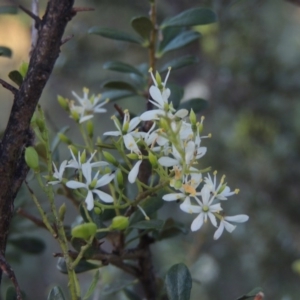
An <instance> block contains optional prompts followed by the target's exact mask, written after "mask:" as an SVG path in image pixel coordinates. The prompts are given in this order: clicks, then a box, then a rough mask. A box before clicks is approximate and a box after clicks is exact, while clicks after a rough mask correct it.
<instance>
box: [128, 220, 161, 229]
mask: <svg viewBox="0 0 300 300" xmlns="http://www.w3.org/2000/svg"><path fill="white" fill-rule="evenodd" d="M163 226H164V221H162V220H149V221H146V220H145V221H140V222H137V223H134V224H132V225H131V226H130V227H132V228H137V229H153V230H161V229H162V228H163Z"/></svg>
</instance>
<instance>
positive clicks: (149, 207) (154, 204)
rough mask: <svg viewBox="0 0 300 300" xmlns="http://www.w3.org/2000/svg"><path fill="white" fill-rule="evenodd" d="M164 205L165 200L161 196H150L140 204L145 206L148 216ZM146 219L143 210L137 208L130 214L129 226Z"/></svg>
mask: <svg viewBox="0 0 300 300" xmlns="http://www.w3.org/2000/svg"><path fill="white" fill-rule="evenodd" d="M163 205H164V201H163V200H162V199H161V197H159V196H157V197H152V198H148V199H146V200H145V201H144V202H142V203H141V204H140V206H141V207H142V208H143V210H144V211H145V212H146V214H147V215H148V216H150V215H151V214H153V213H155V212H157V211H158V210H159V209H160V208H161V207H162V206H163ZM144 220H145V216H144V215H143V214H142V212H141V211H140V210H139V209H137V210H136V211H135V212H134V213H133V214H132V215H131V216H130V219H129V226H132V225H133V224H135V223H137V222H139V221H144Z"/></svg>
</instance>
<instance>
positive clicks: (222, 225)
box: [214, 222, 224, 240]
mask: <svg viewBox="0 0 300 300" xmlns="http://www.w3.org/2000/svg"><path fill="white" fill-rule="evenodd" d="M223 231H224V224H223V222H220V225H219V227H218V229H217V230H216V232H215V234H214V239H215V240H217V239H218V238H219V237H220V236H221V235H222V233H223Z"/></svg>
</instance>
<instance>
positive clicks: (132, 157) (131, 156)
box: [126, 153, 139, 160]
mask: <svg viewBox="0 0 300 300" xmlns="http://www.w3.org/2000/svg"><path fill="white" fill-rule="evenodd" d="M126 156H127V157H128V158H129V159H134V160H137V159H139V156H138V155H137V154H135V153H129V154H127V155H126Z"/></svg>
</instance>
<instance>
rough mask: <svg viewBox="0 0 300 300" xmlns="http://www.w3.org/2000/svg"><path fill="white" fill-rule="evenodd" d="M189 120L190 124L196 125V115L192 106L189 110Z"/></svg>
mask: <svg viewBox="0 0 300 300" xmlns="http://www.w3.org/2000/svg"><path fill="white" fill-rule="evenodd" d="M190 122H191V124H192V125H196V123H197V117H196V114H195V112H194V111H193V109H192V108H191V112H190Z"/></svg>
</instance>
